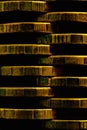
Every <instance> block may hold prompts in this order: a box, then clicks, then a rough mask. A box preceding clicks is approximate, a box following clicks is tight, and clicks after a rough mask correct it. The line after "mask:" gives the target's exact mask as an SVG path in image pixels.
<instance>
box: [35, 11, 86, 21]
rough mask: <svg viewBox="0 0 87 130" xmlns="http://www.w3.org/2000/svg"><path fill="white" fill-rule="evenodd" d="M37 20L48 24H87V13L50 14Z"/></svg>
mask: <svg viewBox="0 0 87 130" xmlns="http://www.w3.org/2000/svg"><path fill="white" fill-rule="evenodd" d="M37 20H38V21H46V22H56V21H72V22H87V12H48V13H46V14H43V15H41V16H39V17H38V19H37Z"/></svg>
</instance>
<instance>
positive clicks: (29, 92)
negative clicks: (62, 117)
mask: <svg viewBox="0 0 87 130" xmlns="http://www.w3.org/2000/svg"><path fill="white" fill-rule="evenodd" d="M0 96H4V97H9V96H10V97H16V96H18V97H52V96H53V94H52V90H51V88H50V87H0Z"/></svg>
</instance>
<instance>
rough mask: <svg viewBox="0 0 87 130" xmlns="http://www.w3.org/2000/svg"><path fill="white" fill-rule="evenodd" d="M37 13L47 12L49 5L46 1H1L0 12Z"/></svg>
mask: <svg viewBox="0 0 87 130" xmlns="http://www.w3.org/2000/svg"><path fill="white" fill-rule="evenodd" d="M18 10H19V11H36V12H46V11H47V10H48V9H47V3H46V2H45V1H25V0H22V1H20V0H14V1H1V2H0V12H4V11H18Z"/></svg>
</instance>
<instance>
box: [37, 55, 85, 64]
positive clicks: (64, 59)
mask: <svg viewBox="0 0 87 130" xmlns="http://www.w3.org/2000/svg"><path fill="white" fill-rule="evenodd" d="M86 60H87V56H84V55H83V56H81V55H52V56H49V57H47V58H41V59H40V61H39V63H41V64H42V63H43V64H47V65H66V64H73V65H74V64H75V65H76V64H79V65H86V64H87V61H86Z"/></svg>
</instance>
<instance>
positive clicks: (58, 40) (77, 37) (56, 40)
mask: <svg viewBox="0 0 87 130" xmlns="http://www.w3.org/2000/svg"><path fill="white" fill-rule="evenodd" d="M37 42H38V43H43V44H87V34H82V33H62V34H61V33H60V34H59V33H58V34H56V33H54V34H48V35H42V36H41V37H39V38H38V40H37Z"/></svg>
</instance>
